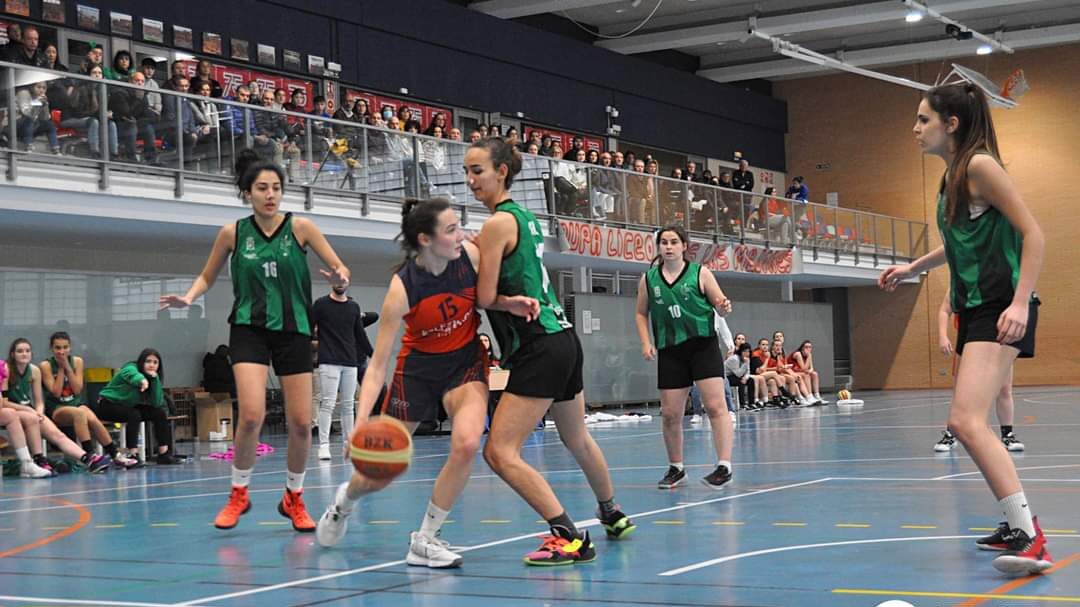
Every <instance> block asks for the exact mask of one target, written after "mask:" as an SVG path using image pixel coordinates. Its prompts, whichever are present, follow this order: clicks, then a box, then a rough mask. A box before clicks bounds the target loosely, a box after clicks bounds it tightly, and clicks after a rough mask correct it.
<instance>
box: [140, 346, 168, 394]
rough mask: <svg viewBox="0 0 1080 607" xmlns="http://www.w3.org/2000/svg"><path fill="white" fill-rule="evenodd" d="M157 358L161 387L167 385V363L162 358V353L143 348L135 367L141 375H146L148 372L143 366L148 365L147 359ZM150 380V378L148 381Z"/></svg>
mask: <svg viewBox="0 0 1080 607" xmlns="http://www.w3.org/2000/svg"><path fill="white" fill-rule="evenodd" d="M151 356H156V357H157V359H158V368H157V377H158V382H159V383H160V384H161V385H165V361H164V360H163V359H162V358H161V353H159V352H158V351H157V350H155V349H153V348H143V351H142V352H139V358H138V359H136V360H135V366H136V367H137V368H138V369H139V373H142V374H143V375H146V371H145V370H144V369H143V365H145V364H146V359H147V358H149V357H151ZM149 379H150V378H149V377H148V378H147V380H149Z"/></svg>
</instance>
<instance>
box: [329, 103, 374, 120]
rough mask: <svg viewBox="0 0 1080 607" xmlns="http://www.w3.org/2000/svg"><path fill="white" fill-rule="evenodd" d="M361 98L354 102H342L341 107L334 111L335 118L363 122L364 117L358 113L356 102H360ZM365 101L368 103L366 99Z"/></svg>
mask: <svg viewBox="0 0 1080 607" xmlns="http://www.w3.org/2000/svg"><path fill="white" fill-rule="evenodd" d="M360 101H361V100H360V99H357V100H356V101H355V102H353V103H349V102H348V101H345V102H344V103H342V104H341V107H339V108H338V109H337V111H335V112H334V120H347V121H349V122H361V121H363V118H361V117H360V116H358V115H357V114H356V109H355V108H356V104H358V103H360ZM364 103H367V102H366V101H365V102H364Z"/></svg>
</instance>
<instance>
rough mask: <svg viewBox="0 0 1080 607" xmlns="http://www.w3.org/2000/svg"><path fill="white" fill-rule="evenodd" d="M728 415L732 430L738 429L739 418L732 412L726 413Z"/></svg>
mask: <svg viewBox="0 0 1080 607" xmlns="http://www.w3.org/2000/svg"><path fill="white" fill-rule="evenodd" d="M728 415H730V416H731V427H732V429H735V428H738V427H739V416H737V415H735V412H734V411H728Z"/></svg>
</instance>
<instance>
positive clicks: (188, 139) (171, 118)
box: [161, 76, 201, 156]
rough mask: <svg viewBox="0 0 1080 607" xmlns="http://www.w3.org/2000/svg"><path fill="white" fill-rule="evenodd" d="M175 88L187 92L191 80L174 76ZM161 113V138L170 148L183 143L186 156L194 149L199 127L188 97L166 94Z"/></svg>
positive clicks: (179, 91)
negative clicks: (178, 125)
mask: <svg viewBox="0 0 1080 607" xmlns="http://www.w3.org/2000/svg"><path fill="white" fill-rule="evenodd" d="M174 86H175V90H176V92H178V93H187V92H188V91H189V90H190V89H191V81H190V80H188V79H187V78H186V77H183V76H182V77H179V78H176V79H175V81H174ZM163 109H164V113H163V114H162V117H161V118H162V125H161V126H162V129H161V130H162V138H163V139H164V140H165V143H166V144H168V145H169V146H170V147H172V148H178V146H179V144H180V142H181V141H183V144H184V154H185V156H187V155H188V154H190V153H191V151H192V150H193V149H194V147H195V144H196V143H197V142H198V140H199V135H200V134H201V133H200V131H201V128H200V127H199V125H198V124H197V123H196V122H195V113H194V112H193V111H192V109H191V103H190V101H189V100H188V99H185V98H181V97H174V96H171V95H170V96H168V97H166V98H165V100H164V103H163ZM177 117H179V122H180V127H179V128H180V132H179V133H177Z"/></svg>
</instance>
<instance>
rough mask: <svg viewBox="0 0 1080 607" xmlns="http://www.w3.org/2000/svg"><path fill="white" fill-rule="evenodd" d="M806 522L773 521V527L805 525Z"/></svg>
mask: <svg viewBox="0 0 1080 607" xmlns="http://www.w3.org/2000/svg"><path fill="white" fill-rule="evenodd" d="M805 526H806V523H773V527H805Z"/></svg>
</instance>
